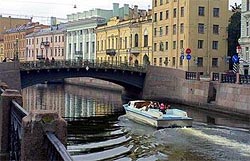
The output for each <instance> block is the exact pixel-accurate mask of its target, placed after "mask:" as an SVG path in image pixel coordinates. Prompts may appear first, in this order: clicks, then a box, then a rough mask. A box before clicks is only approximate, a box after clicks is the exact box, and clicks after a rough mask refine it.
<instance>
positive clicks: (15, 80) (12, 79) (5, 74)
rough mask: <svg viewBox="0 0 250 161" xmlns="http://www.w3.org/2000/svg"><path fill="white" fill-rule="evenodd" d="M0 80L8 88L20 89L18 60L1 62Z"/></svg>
mask: <svg viewBox="0 0 250 161" xmlns="http://www.w3.org/2000/svg"><path fill="white" fill-rule="evenodd" d="M0 80H1V81H2V82H5V83H7V84H8V86H9V88H10V89H17V90H20V89H21V78H20V67H19V62H1V63H0Z"/></svg>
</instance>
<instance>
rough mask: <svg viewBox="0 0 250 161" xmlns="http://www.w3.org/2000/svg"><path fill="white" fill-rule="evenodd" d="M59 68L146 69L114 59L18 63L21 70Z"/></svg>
mask: <svg viewBox="0 0 250 161" xmlns="http://www.w3.org/2000/svg"><path fill="white" fill-rule="evenodd" d="M59 68H88V69H91V68H95V69H98V68H100V69H101V68H104V69H120V70H128V71H135V72H142V73H145V72H146V70H147V66H146V65H140V64H130V63H128V62H116V61H105V62H101V61H95V60H50V61H46V60H41V61H27V62H21V63H20V69H21V70H24V71H25V70H34V69H59Z"/></svg>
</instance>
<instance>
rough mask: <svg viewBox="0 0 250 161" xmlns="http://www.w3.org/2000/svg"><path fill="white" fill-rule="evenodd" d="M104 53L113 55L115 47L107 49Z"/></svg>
mask: <svg viewBox="0 0 250 161" xmlns="http://www.w3.org/2000/svg"><path fill="white" fill-rule="evenodd" d="M106 54H107V55H109V56H115V54H116V51H115V49H107V50H106Z"/></svg>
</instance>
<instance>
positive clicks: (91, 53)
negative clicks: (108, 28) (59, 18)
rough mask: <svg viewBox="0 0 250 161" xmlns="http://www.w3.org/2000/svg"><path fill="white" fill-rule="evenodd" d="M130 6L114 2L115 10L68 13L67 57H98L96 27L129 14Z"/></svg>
mask: <svg viewBox="0 0 250 161" xmlns="http://www.w3.org/2000/svg"><path fill="white" fill-rule="evenodd" d="M129 13H130V12H129V6H128V5H127V4H125V5H124V6H123V7H121V8H119V4H117V3H113V10H103V9H94V10H90V11H84V12H82V13H77V14H71V15H67V17H68V21H69V22H68V26H67V41H66V59H93V60H94V59H96V33H95V30H96V27H97V26H99V25H102V24H105V23H106V22H107V21H108V20H109V19H110V18H111V17H114V16H120V17H123V18H126V17H128V16H129Z"/></svg>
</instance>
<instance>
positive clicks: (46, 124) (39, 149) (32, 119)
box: [21, 110, 67, 161]
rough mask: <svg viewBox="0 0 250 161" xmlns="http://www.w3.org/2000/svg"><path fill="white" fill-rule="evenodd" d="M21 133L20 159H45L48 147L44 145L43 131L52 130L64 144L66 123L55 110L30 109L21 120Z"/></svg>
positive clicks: (41, 160) (42, 160) (32, 160)
mask: <svg viewBox="0 0 250 161" xmlns="http://www.w3.org/2000/svg"><path fill="white" fill-rule="evenodd" d="M22 126H23V134H22V142H21V160H22V161H34V160H39V161H47V160H48V159H47V152H48V151H47V150H48V147H46V145H45V142H44V141H45V137H46V136H45V133H46V132H53V133H55V135H56V136H57V138H58V139H59V140H60V141H61V142H62V144H64V145H66V141H67V140H66V139H67V124H66V121H65V120H64V119H62V118H61V117H60V116H59V115H58V113H57V112H55V111H48V110H47V111H43V110H38V111H32V112H31V113H30V114H29V115H28V116H26V117H24V118H23V120H22Z"/></svg>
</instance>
